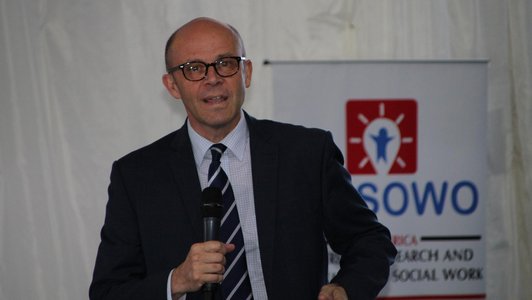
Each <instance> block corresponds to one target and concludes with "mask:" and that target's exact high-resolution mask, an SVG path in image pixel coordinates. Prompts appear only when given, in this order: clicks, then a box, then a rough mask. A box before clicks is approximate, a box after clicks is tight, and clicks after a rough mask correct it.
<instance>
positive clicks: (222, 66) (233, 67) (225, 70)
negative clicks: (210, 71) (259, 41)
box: [214, 57, 240, 77]
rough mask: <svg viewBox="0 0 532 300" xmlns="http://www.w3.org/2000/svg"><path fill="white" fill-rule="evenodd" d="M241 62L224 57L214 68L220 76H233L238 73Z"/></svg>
mask: <svg viewBox="0 0 532 300" xmlns="http://www.w3.org/2000/svg"><path fill="white" fill-rule="evenodd" d="M239 61H240V60H239V59H238V58H236V57H223V58H220V59H219V60H217V61H216V64H215V65H214V67H215V68H216V72H218V75H220V76H224V77H227V76H233V75H235V74H236V72H238V68H239V66H240V65H239Z"/></svg>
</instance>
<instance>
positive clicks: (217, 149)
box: [210, 144, 227, 161]
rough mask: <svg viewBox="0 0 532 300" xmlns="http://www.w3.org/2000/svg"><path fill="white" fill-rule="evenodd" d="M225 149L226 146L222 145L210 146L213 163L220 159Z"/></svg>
mask: <svg viewBox="0 0 532 300" xmlns="http://www.w3.org/2000/svg"><path fill="white" fill-rule="evenodd" d="M226 149H227V146H225V145H224V144H214V145H212V146H211V148H210V150H211V155H212V160H213V161H220V158H221V157H222V154H223V153H224V151H225V150H226Z"/></svg>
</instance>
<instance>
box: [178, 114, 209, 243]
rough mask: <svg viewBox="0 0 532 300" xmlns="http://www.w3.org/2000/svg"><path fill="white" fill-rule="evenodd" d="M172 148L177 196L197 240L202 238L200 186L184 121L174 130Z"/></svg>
mask: <svg viewBox="0 0 532 300" xmlns="http://www.w3.org/2000/svg"><path fill="white" fill-rule="evenodd" d="M172 148H173V149H174V150H176V152H177V153H176V155H173V156H172V158H171V161H172V163H171V167H172V173H173V174H174V178H175V182H176V184H177V188H178V192H179V197H178V198H179V199H180V200H181V201H182V203H183V207H185V210H186V211H187V215H188V216H189V218H190V224H191V225H192V228H191V231H192V232H193V234H194V236H195V237H196V239H197V240H202V238H203V235H202V232H203V227H202V226H203V225H202V218H201V212H200V207H201V186H200V183H199V179H198V172H197V170H196V164H195V162H194V154H193V153H192V145H191V143H190V138H189V136H188V132H187V125H186V123H185V125H183V127H181V129H179V130H178V131H177V132H176V136H175V138H174V140H173V142H172Z"/></svg>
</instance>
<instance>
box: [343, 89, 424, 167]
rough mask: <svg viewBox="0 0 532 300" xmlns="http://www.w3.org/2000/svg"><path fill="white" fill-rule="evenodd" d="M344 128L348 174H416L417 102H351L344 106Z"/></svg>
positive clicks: (360, 100)
mask: <svg viewBox="0 0 532 300" xmlns="http://www.w3.org/2000/svg"><path fill="white" fill-rule="evenodd" d="M346 126H347V128H346V133H347V141H346V145H347V169H348V170H349V172H350V173H351V174H354V175H370V174H412V173H415V172H416V170H417V102H416V100H414V99H372V100H366V99H351V100H349V101H347V104H346Z"/></svg>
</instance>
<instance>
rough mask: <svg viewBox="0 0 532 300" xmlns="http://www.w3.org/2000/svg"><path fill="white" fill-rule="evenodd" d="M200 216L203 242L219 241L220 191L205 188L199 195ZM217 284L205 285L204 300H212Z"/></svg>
mask: <svg viewBox="0 0 532 300" xmlns="http://www.w3.org/2000/svg"><path fill="white" fill-rule="evenodd" d="M201 202H202V204H201V214H202V216H203V240H204V241H205V242H206V241H213V240H214V241H218V240H220V237H219V233H220V221H221V219H222V214H223V205H222V190H220V189H219V188H217V187H207V188H205V189H204V190H203V192H202V193H201ZM218 285H219V284H218V283H205V284H204V285H203V286H202V288H201V290H202V292H203V295H204V297H205V299H206V300H207V299H214V293H215V291H216V288H217V287H218Z"/></svg>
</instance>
